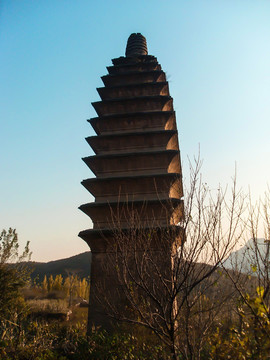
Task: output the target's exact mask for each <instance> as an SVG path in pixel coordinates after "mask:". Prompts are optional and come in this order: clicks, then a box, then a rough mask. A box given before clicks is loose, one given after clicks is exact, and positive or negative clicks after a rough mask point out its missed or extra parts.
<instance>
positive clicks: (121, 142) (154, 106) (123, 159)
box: [79, 34, 183, 328]
mask: <svg viewBox="0 0 270 360" xmlns="http://www.w3.org/2000/svg"><path fill="white" fill-rule="evenodd" d="M112 63H113V65H112V66H109V67H107V69H108V74H107V75H105V76H102V78H101V79H102V81H103V83H104V87H101V88H98V89H97V91H98V93H99V95H100V98H101V100H100V101H97V102H94V103H92V105H93V107H94V108H95V111H96V112H97V115H98V116H97V117H95V118H92V119H90V120H88V121H89V122H90V124H91V125H92V127H93V129H94V130H95V132H96V134H97V135H96V136H91V137H87V138H86V140H87V142H88V144H89V145H90V146H91V147H92V149H93V151H94V153H95V155H93V156H89V157H86V158H83V161H84V162H85V163H86V164H87V166H88V167H89V168H90V169H91V170H92V172H93V173H94V174H95V176H96V177H95V178H91V179H86V180H83V181H82V184H83V186H84V187H85V188H86V189H87V190H88V191H89V192H90V193H91V194H92V195H93V196H94V197H95V201H94V202H91V203H87V204H83V205H81V206H80V209H81V210H82V211H83V212H84V213H85V214H87V215H88V216H89V217H90V218H91V219H92V222H93V228H92V229H88V230H84V231H81V232H80V234H79V236H80V237H81V238H82V239H83V240H85V241H86V242H87V243H88V244H89V246H90V249H91V252H92V265H91V290H90V308H89V325H90V326H91V325H93V324H94V325H97V326H98V325H101V326H102V327H105V328H106V327H107V328H108V323H109V322H110V319H109V318H108V315H107V314H106V309H104V308H103V306H102V299H100V296H97V294H98V293H100V284H103V287H104V292H105V293H104V296H106V293H111V294H115V295H112V298H111V299H110V301H111V302H112V303H115V305H116V306H118V307H119V306H121V303H124V302H125V299H124V298H123V297H124V295H121V285H120V284H118V282H117V276H116V274H115V268H114V267H113V265H110V263H109V261H108V254H109V253H110V252H111V251H112V249H113V248H114V249H115V247H113V246H112V245H113V244H114V243H115V238H114V237H115V234H116V233H117V231H118V232H119V231H128V229H129V228H130V227H131V226H132V227H134V223H132V219H131V218H132V216H131V213H132V212H136V214H139V215H138V216H139V224H138V226H139V227H140V228H144V227H145V229H149V228H159V229H168V227H176V225H177V224H179V222H180V221H181V217H182V216H183V211H182V208H183V200H182V199H181V198H182V196H183V191H182V175H181V164H180V153H179V145H178V134H177V128H176V119H175V112H174V109H173V99H172V98H171V96H170V93H169V86H168V82H167V80H166V75H165V73H164V71H163V70H162V69H161V66H160V64H159V63H158V62H157V59H156V58H155V57H154V56H150V55H148V54H147V46H146V40H145V38H144V37H143V36H142V35H141V34H132V35H131V36H130V37H129V40H128V44H127V49H126V56H125V57H119V58H117V59H113V60H112ZM136 221H138V217H137V220H136ZM158 241H159V240H158V238H157V239H153V244H154V243H158ZM172 241H177V240H176V239H172ZM180 241H181V240H180ZM153 246H154V247H155V244H154V245H153ZM157 248H158V246H157ZM116 251H117V250H116ZM170 251H171V249H170V248H168V249H167V250H165V252H167V253H166V254H164V249H163V250H162V252H161V253H160V257H161V258H162V259H167V260H164V261H165V263H164V261H162V262H161V263H162V265H160V266H165V267H168V268H171V266H172V265H171V259H170V256H171V255H170Z"/></svg>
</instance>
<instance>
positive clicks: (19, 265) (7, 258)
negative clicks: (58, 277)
mask: <svg viewBox="0 0 270 360" xmlns="http://www.w3.org/2000/svg"><path fill="white" fill-rule="evenodd" d="M30 256H31V253H30V250H29V242H27V243H26V245H25V247H24V250H23V252H22V253H21V254H19V242H18V235H17V233H16V230H15V229H11V228H9V230H8V231H6V230H2V232H1V233H0V320H1V322H2V321H5V320H9V319H11V318H12V319H13V317H14V314H15V313H16V309H17V308H18V306H20V304H21V301H22V298H21V297H20V289H21V288H22V286H23V285H24V284H25V283H26V281H27V279H28V278H29V270H28V268H27V266H26V264H25V262H24V261H27V260H29V259H30Z"/></svg>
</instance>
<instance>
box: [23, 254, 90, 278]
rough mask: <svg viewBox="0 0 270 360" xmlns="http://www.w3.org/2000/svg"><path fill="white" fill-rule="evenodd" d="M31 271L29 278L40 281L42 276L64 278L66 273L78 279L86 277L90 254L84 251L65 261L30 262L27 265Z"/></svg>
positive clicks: (88, 270)
mask: <svg viewBox="0 0 270 360" xmlns="http://www.w3.org/2000/svg"><path fill="white" fill-rule="evenodd" d="M28 265H29V267H30V269H31V270H32V273H31V278H32V279H39V280H40V281H42V280H43V279H44V276H45V275H47V277H48V276H50V275H53V276H55V275H58V274H61V275H62V276H63V277H64V278H65V277H67V275H68V272H72V273H74V274H76V275H78V276H79V277H81V278H83V277H88V276H89V275H90V267H91V252H90V251H86V252H84V253H82V254H79V255H75V256H71V257H69V258H66V259H60V260H55V261H49V262H47V263H43V262H35V261H30V262H29V263H28Z"/></svg>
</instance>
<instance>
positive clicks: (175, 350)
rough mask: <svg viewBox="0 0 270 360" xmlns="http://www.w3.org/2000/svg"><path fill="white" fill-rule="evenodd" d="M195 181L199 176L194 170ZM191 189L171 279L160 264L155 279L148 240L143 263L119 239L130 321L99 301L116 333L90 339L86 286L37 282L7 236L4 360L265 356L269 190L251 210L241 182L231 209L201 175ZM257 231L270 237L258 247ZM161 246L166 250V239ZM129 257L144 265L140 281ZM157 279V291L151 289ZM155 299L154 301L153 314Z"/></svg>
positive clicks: (1, 286) (2, 280) (0, 283)
mask: <svg viewBox="0 0 270 360" xmlns="http://www.w3.org/2000/svg"><path fill="white" fill-rule="evenodd" d="M193 174H194V175H196V176H197V174H198V169H197V170H195V172H194V173H193ZM191 185H194V187H192V186H191V190H192V192H191V197H186V210H185V218H184V220H183V223H182V224H181V225H182V227H183V228H184V229H185V234H186V242H185V243H183V244H181V246H180V247H179V248H178V251H177V252H175V259H174V260H175V268H174V272H173V277H172V279H170V281H169V280H168V279H166V278H165V277H164V276H166V273H164V274H161V273H159V270H158V269H159V268H158V267H156V269H157V270H156V273H155V274H154V273H153V271H152V270H151V266H152V267H153V266H155V262H154V261H160V257H157V258H155V257H153V256H152V255H153V254H152V253H151V251H149V248H148V247H147V246H150V243H149V242H148V240H147V239H150V240H151V236H148V238H145V237H144V235H145V233H141V243H140V242H139V243H140V244H141V249H142V250H144V251H142V253H143V254H144V256H143V260H147V261H141V258H140V259H139V258H135V259H134V257H133V258H132V257H131V258H130V256H134V254H136V252H134V251H131V250H133V248H131V247H130V246H131V244H134V243H135V242H134V241H131V242H128V241H127V240H128V239H126V238H125V237H124V236H126V234H120V235H121V236H119V238H118V240H119V241H118V246H119V248H120V249H121V251H120V253H118V254H117V258H115V257H114V258H113V257H112V259H111V261H115V266H116V267H117V268H118V269H119V271H118V276H119V281H120V283H121V285H122V288H123V291H125V293H126V294H127V299H128V300H129V301H130V305H132V307H131V308H132V310H133V311H132V312H130V313H129V314H130V315H129V316H127V313H123V314H121V313H120V314H119V313H114V311H115V310H117V309H114V308H113V306H112V304H110V302H109V297H107V296H106V294H105V293H103V294H102V293H101V294H97V295H98V296H99V297H100V300H101V301H103V303H104V306H105V307H106V308H107V309H108V312H109V313H110V315H111V316H115V317H117V318H118V319H120V320H123V323H122V325H121V326H120V325H119V326H118V328H116V329H115V332H114V333H110V334H108V333H106V332H104V331H102V330H101V329H92V331H91V333H90V334H88V335H87V332H86V326H87V310H88V305H87V304H86V303H85V301H83V299H88V294H89V279H87V278H80V277H79V276H78V274H77V273H76V272H74V271H67V272H66V276H65V277H64V276H63V275H62V274H58V275H54V276H53V275H51V276H48V277H47V276H45V277H44V278H42V279H39V280H37V281H31V280H30V275H29V271H28V270H27V268H26V267H25V262H24V261H25V260H27V259H29V256H30V252H29V246H28V244H26V246H25V248H24V251H23V252H22V254H21V255H20V254H19V246H18V238H17V234H16V231H15V230H12V229H9V230H8V231H4V230H3V231H2V233H1V236H0V360H11V359H12V360H13V359H14V360H54V359H56V360H57V359H58V360H66V359H71V360H73V359H74V360H76V359H80V360H84V359H87V360H88V359H101V360H102V359H104V360H105V359H106V360H117V359H126V360H129V359H142V360H143V359H159V360H169V359H174V360H176V359H178V360H184V359H189V360H193V359H194V360H199V359H202V360H206V359H207V360H208V359H213V360H214V359H215V360H221V359H222V360H223V359H236V360H238V359H239V360H240V359H241V360H245V359H259V360H260V359H261V360H264V359H269V353H270V262H269V255H270V241H269V239H270V198H269V195H268V194H269V193H270V192H268V194H266V198H265V201H264V202H260V203H258V204H257V205H255V206H254V205H252V204H251V202H249V201H248V202H246V200H247V198H245V197H243V196H241V193H239V192H237V191H236V186H235V183H234V184H233V187H232V196H231V199H230V201H229V202H228V198H226V197H225V194H223V193H222V192H221V190H218V192H217V194H216V195H217V196H216V197H214V196H213V194H212V193H211V192H209V191H208V189H207V188H206V186H205V184H203V183H202V182H201V181H198V182H197V180H196V177H195V178H193V180H192V182H191ZM225 199H227V200H226V201H225ZM138 224H139V223H138V222H137V225H136V226H137V228H136V231H135V232H134V233H132V232H131V233H130V234H129V239H130V240H132V236H135V235H136V237H137V240H138V235H139V234H140V232H139V231H138ZM260 229H264V231H265V234H264V241H262V240H260V242H259V241H258V238H259V231H260ZM148 235H149V234H148ZM153 236H154V235H153ZM244 238H245V239H251V242H252V246H250V249H249V251H247V252H246V253H243V257H242V258H241V259H237V258H234V260H233V261H232V263H231V264H230V266H229V267H228V260H227V255H228V254H229V253H230V251H231V250H232V249H233V247H234V245H235V244H236V243H237V241H238V240H239V239H244ZM139 240H140V238H139ZM167 240H169V238H167ZM163 242H164V245H165V246H166V238H163ZM137 244H138V242H137ZM126 245H127V246H128V247H127V248H125V246H126ZM143 246H144V247H143ZM132 254H133V255H132ZM130 260H132V261H133V260H134V261H135V264H137V265H138V264H139V265H140V266H139V267H138V266H137V270H136V271H137V272H136V274H135V273H132V271H133V270H132V268H130V267H129V266H130ZM224 264H226V267H225V266H224ZM247 264H248V265H247ZM135 268H136V267H135ZM133 269H134V267H133ZM138 269H139V270H138ZM151 276H153V279H155V286H156V287H154V285H153V287H152V288H149V287H148V286H147V284H148V283H149V280H148V279H149V277H151ZM162 276H163V277H162ZM157 278H161V283H158V281H157ZM162 285H163V286H166V288H167V297H165V298H164V291H161V292H160V294H159V292H158V291H159V290H160V289H161V286H162ZM136 286H137V287H138V286H139V287H140V291H141V292H140V294H138V292H137V291H136ZM141 294H142V296H141ZM102 295H103V296H102ZM161 296H162V297H161ZM151 301H155V304H156V309H157V311H156V312H155V313H154V312H153V307H152V306H150V305H151V303H150V302H151ZM80 302H81V303H82V305H84V306H81V305H80ZM157 314H158V316H159V320H158V321H157ZM160 314H163V317H162V316H161V315H160Z"/></svg>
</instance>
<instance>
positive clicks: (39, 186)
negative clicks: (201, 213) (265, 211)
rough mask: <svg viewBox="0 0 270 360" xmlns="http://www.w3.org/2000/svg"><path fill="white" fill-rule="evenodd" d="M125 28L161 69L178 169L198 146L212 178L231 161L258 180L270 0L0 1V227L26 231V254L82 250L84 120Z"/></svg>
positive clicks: (263, 156)
mask: <svg viewBox="0 0 270 360" xmlns="http://www.w3.org/2000/svg"><path fill="white" fill-rule="evenodd" d="M132 32H141V33H142V34H143V35H144V36H145V37H146V38H147V42H148V50H149V53H150V54H151V55H155V56H157V58H158V60H159V62H160V63H161V65H162V67H163V69H164V71H165V72H166V73H167V76H168V79H169V83H170V91H171V95H172V96H173V98H174V106H175V110H176V114H177V122H178V130H179V137H180V147H181V157H182V162H183V164H184V177H187V176H188V168H187V157H188V156H189V157H192V156H193V155H196V154H197V152H198V147H199V144H200V151H201V157H202V158H203V159H204V166H203V175H204V178H205V181H206V182H207V183H208V184H210V186H211V187H213V188H215V187H217V186H218V184H219V183H221V184H223V185H224V184H227V183H228V182H229V181H230V179H231V177H232V175H233V173H234V167H235V162H236V163H237V172H238V183H239V186H241V187H243V188H244V189H248V187H250V188H251V191H252V193H253V194H254V197H255V198H256V197H259V196H261V195H263V193H264V190H265V189H266V186H267V184H269V178H270V160H269V159H270V142H269V134H270V125H269V124H270V101H269V97H270V46H269V41H270V1H269V0H252V1H250V0H242V1H241V0H220V1H217V0H185V1H184V0H175V1H174V0H168V1H164V0H162V1H160V0H144V1H142V0H137V1H127V0H107V1H104V0H99V1H92V0H87V1H84V0H73V1H72V0H65V1H64V0H62V1H61V0H39V1H37V0H32V1H30V0H29V1H28V0H12V1H10V0H1V2H0V122H1V125H0V129H1V153H0V169H1V176H0V229H2V228H8V227H13V228H16V229H17V231H18V234H19V238H20V241H21V243H25V242H26V240H30V243H31V249H32V251H33V257H32V258H33V260H37V261H48V260H54V259H58V258H62V257H68V256H71V255H75V254H77V253H80V252H83V251H86V250H88V247H87V245H86V244H85V243H84V242H83V241H82V240H81V239H80V238H78V237H77V234H78V232H79V231H80V230H83V229H86V228H89V227H91V222H90V220H89V218H88V217H87V216H86V215H84V214H83V213H82V212H80V211H79V210H78V206H79V205H81V204H83V203H86V202H88V201H91V196H90V194H89V193H88V192H87V191H86V190H85V189H84V188H83V187H82V185H80V182H81V180H83V179H86V178H88V177H92V174H91V172H90V170H89V169H88V168H87V166H86V165H85V164H84V163H83V162H82V161H81V157H84V156H88V155H90V154H92V152H91V149H90V148H89V146H88V145H87V143H86V141H85V140H84V138H85V137H86V136H90V135H94V132H93V130H92V129H91V126H90V125H89V124H88V123H87V121H86V119H89V118H91V117H94V116H95V111H94V109H93V108H92V107H91V102H92V101H97V100H98V99H99V97H98V94H97V92H96V87H100V86H102V82H101V79H100V77H101V76H102V75H105V74H106V73H107V71H106V66H108V65H110V64H111V59H112V58H115V57H119V56H121V55H124V52H125V46H126V41H127V38H128V36H129V35H130V34H131V33H132Z"/></svg>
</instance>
